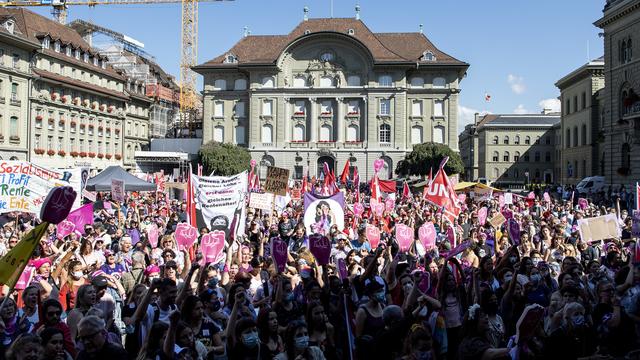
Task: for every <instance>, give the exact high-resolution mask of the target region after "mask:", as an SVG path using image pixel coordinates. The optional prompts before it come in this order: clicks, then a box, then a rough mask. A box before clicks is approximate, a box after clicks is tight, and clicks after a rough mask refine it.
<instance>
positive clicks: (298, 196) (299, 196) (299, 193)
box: [291, 189, 302, 200]
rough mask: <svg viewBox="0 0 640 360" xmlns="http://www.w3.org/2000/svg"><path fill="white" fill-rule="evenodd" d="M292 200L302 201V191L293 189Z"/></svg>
mask: <svg viewBox="0 0 640 360" xmlns="http://www.w3.org/2000/svg"><path fill="white" fill-rule="evenodd" d="M291 199H292V200H300V199H302V191H301V190H300V189H291Z"/></svg>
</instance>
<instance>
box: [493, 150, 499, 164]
mask: <svg viewBox="0 0 640 360" xmlns="http://www.w3.org/2000/svg"><path fill="white" fill-rule="evenodd" d="M493 161H494V162H498V161H500V154H499V153H498V152H497V151H494V152H493Z"/></svg>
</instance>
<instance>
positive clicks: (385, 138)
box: [379, 124, 391, 144]
mask: <svg viewBox="0 0 640 360" xmlns="http://www.w3.org/2000/svg"><path fill="white" fill-rule="evenodd" d="M379 135H380V142H381V143H387V144H388V143H391V126H390V125H387V124H384V125H381V126H380V134H379Z"/></svg>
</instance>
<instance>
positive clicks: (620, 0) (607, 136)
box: [595, 0, 640, 189]
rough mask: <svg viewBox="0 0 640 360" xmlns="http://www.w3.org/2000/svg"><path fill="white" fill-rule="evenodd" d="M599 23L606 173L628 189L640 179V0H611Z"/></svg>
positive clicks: (610, 181)
mask: <svg viewBox="0 0 640 360" xmlns="http://www.w3.org/2000/svg"><path fill="white" fill-rule="evenodd" d="M595 25H596V26H597V27H599V28H601V29H603V31H604V63H605V65H604V77H605V83H606V86H605V88H604V89H603V91H602V92H603V93H602V98H603V101H604V108H603V110H604V111H603V112H602V118H603V122H602V130H603V135H604V148H603V150H602V153H603V165H604V172H603V175H604V176H605V178H606V180H607V182H608V183H610V184H614V185H625V186H626V187H627V189H628V188H629V186H631V185H632V184H633V183H635V182H636V181H638V179H640V166H638V165H637V164H639V163H640V95H639V94H640V55H639V54H640V51H638V45H639V44H640V36H639V35H640V0H607V3H606V5H605V7H604V9H603V16H602V18H600V19H599V20H597V21H596V22H595ZM634 48H635V49H634ZM634 50H635V51H634Z"/></svg>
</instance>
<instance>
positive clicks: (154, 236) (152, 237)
mask: <svg viewBox="0 0 640 360" xmlns="http://www.w3.org/2000/svg"><path fill="white" fill-rule="evenodd" d="M159 237H160V230H158V225H156V224H151V225H149V227H148V228H147V238H148V239H149V244H151V246H153V247H154V248H156V247H158V238H159Z"/></svg>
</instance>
